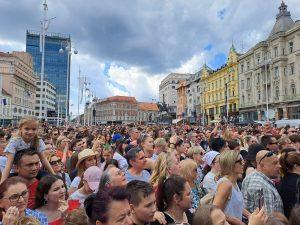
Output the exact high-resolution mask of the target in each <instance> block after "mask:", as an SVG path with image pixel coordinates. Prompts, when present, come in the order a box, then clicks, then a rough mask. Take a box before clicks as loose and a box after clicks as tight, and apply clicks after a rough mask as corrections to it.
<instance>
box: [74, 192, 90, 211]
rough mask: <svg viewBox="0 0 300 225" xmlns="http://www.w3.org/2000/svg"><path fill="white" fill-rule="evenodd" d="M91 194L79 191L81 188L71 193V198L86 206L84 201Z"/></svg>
mask: <svg viewBox="0 0 300 225" xmlns="http://www.w3.org/2000/svg"><path fill="white" fill-rule="evenodd" d="M88 196H89V195H86V194H82V193H80V192H79V190H77V191H75V192H74V193H73V194H71V195H70V197H69V199H72V200H79V202H80V206H81V207H84V201H85V199H86V198H87V197H88Z"/></svg>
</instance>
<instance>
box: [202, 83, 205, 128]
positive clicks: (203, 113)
mask: <svg viewBox="0 0 300 225" xmlns="http://www.w3.org/2000/svg"><path fill="white" fill-rule="evenodd" d="M204 89H205V84H203V88H202V102H203V103H202V125H203V127H204V125H205V121H204V120H205V118H204V117H205V107H204V103H205V99H204Z"/></svg>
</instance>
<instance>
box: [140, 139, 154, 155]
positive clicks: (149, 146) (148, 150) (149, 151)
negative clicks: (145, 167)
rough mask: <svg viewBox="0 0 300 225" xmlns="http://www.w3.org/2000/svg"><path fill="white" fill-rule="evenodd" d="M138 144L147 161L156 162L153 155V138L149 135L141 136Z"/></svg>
mask: <svg viewBox="0 0 300 225" xmlns="http://www.w3.org/2000/svg"><path fill="white" fill-rule="evenodd" d="M138 143H139V145H140V147H141V148H142V149H143V151H144V153H145V157H146V158H147V159H151V160H154V158H152V157H153V154H154V141H153V138H152V137H151V136H150V135H148V134H141V135H140V137H139V139H138Z"/></svg>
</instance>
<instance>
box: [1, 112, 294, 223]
mask: <svg viewBox="0 0 300 225" xmlns="http://www.w3.org/2000/svg"><path fill="white" fill-rule="evenodd" d="M0 153H1V156H0V171H1V184H0V209H1V214H0V217H1V224H3V225H16V224H20V225H21V224H22V225H23V224H31V225H38V224H40V225H46V224H50V225H62V224H68V225H69V224H70V225H71V224H72V225H102V224H103V225H117V224H120V225H131V224H137V225H144V224H152V225H156V224H157V225H166V224H190V225H226V224H232V225H244V224H249V225H263V224H267V225H300V217H299V216H297V215H299V214H300V206H299V204H300V129H299V128H298V127H289V126H287V127H285V128H282V129H279V128H276V127H273V126H272V124H270V123H266V124H265V125H264V126H259V125H248V126H245V127H237V126H235V125H233V124H220V123H219V124H215V125H207V126H199V125H189V124H180V125H159V124H157V125H141V124H127V125H121V124H115V125H114V124H112V125H101V126H81V125H77V124H72V123H70V124H66V125H64V126H61V127H55V126H51V125H49V124H47V123H39V121H37V120H36V119H34V118H23V119H22V120H21V121H20V123H19V125H18V127H13V126H8V127H3V128H2V129H0Z"/></svg>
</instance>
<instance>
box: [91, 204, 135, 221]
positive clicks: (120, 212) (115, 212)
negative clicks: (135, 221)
mask: <svg viewBox="0 0 300 225" xmlns="http://www.w3.org/2000/svg"><path fill="white" fill-rule="evenodd" d="M108 208H109V209H108V212H107V218H108V221H107V222H106V223H105V225H132V221H131V219H130V215H131V211H130V206H129V203H128V200H122V201H112V202H111V203H110V204H109V207H108ZM96 225H100V224H97V223H96Z"/></svg>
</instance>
